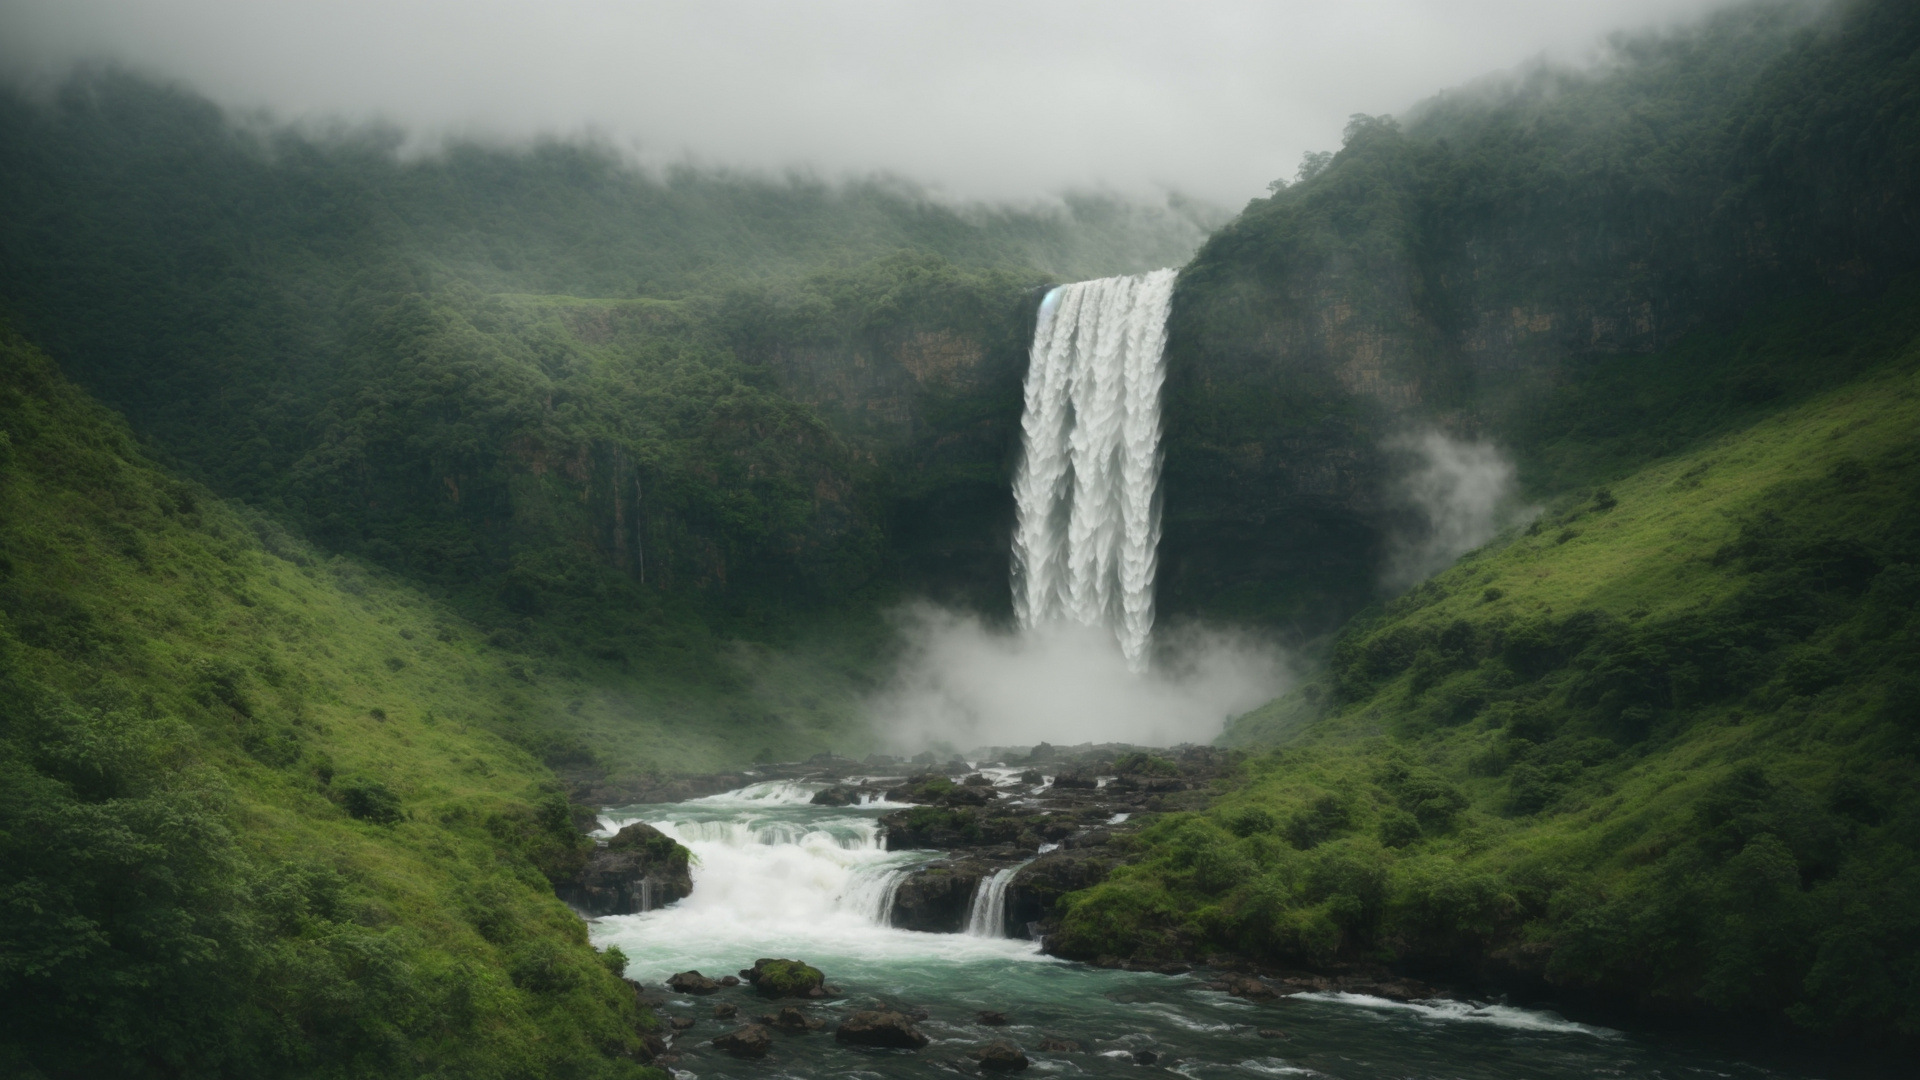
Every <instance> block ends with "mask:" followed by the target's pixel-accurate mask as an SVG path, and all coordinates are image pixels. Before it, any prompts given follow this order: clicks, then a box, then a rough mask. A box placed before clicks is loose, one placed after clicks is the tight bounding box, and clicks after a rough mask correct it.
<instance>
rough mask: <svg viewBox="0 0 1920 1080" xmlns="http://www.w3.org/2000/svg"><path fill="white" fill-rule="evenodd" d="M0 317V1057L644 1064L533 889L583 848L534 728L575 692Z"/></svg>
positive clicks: (351, 1066)
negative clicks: (148, 452) (314, 528)
mask: <svg viewBox="0 0 1920 1080" xmlns="http://www.w3.org/2000/svg"><path fill="white" fill-rule="evenodd" d="M0 334H4V336H3V337H0V866H4V868H5V873H4V876H3V880H0V912H4V915H3V916H0V995H4V998H5V1000H6V1002H7V1007H6V1008H5V1009H4V1010H0V1071H4V1072H5V1073H6V1074H7V1075H9V1076H76V1077H77V1076H103V1075H153V1076H295V1075H301V1076H307V1075H311V1076H366V1075H381V1076H414V1075H447V1074H457V1075H462V1076H499V1077H510V1076H529V1075H552V1076H558V1075H565V1076H581V1077H639V1076H642V1075H654V1076H657V1075H659V1074H658V1073H653V1072H651V1071H649V1070H644V1069H642V1067H641V1066H640V1064H639V1062H640V1061H644V1060H647V1051H646V1047H645V1042H644V1039H645V1037H646V1036H647V1034H648V1033H649V1032H650V1031H651V1030H652V1029H653V1027H654V1026H655V1021H654V1020H653V1019H652V1017H651V1016H650V1015H648V1014H645V1013H643V1012H641V1011H640V1010H639V1009H638V1007H637V1005H636V1002H635V998H634V994H633V992H632V990H631V989H630V988H629V987H627V986H626V984H624V983H622V982H621V981H620V980H619V979H618V978H616V975H617V974H618V970H617V969H618V965H617V964H610V963H607V962H603V959H602V958H601V957H598V956H596V955H595V954H594V952H593V951H592V949H591V948H590V947H589V946H588V945H587V939H586V929H585V927H584V925H583V924H582V923H581V922H580V920H579V918H578V917H577V916H575V915H574V914H573V913H571V912H570V911H568V910H567V909H566V907H565V906H563V905H562V904H561V903H560V901H559V900H557V899H555V897H554V894H553V889H552V887H551V886H550V885H549V884H548V876H547V875H553V876H561V875H564V874H566V873H568V872H570V869H571V868H574V867H577V866H578V865H579V863H580V862H581V861H582V860H584V858H585V854H584V851H583V846H585V847H590V846H591V844H590V842H589V841H587V840H586V839H585V838H584V837H582V836H581V835H580V834H579V832H578V830H577V829H576V828H575V825H574V822H573V820H572V818H571V816H570V814H569V810H568V806H567V802H566V799H565V797H564V793H563V792H562V790H561V788H560V786H559V785H558V784H557V783H555V782H554V779H553V776H552V774H551V773H550V772H548V771H547V769H546V768H544V767H543V766H542V765H541V764H540V762H539V761H538V760H537V758H536V757H535V756H534V754H531V753H529V752H528V749H527V748H526V747H529V746H531V747H532V748H534V749H536V750H537V749H538V748H539V740H540V738H541V733H542V732H543V731H544V730H545V729H544V728H543V726H542V724H541V722H540V720H539V717H540V716H542V715H544V714H546V713H549V712H551V713H553V714H556V715H564V714H565V709H566V708H568V707H569V704H573V705H577V704H578V702H572V703H570V702H569V701H568V700H567V697H568V695H569V694H576V693H590V692H591V691H589V690H586V689H585V688H583V687H579V686H571V687H569V686H565V685H563V684H561V683H558V682H553V681H547V680H541V681H539V682H529V681H527V680H525V679H524V678H521V677H520V675H521V673H520V672H519V671H518V670H517V669H516V667H515V665H514V664H512V663H510V662H509V661H507V660H506V659H505V658H502V657H501V656H499V655H498V653H497V652H496V651H495V650H492V649H489V648H488V647H487V646H486V645H485V644H484V643H483V642H481V641H480V640H478V639H477V637H476V635H475V634H474V633H473V631H472V630H471V629H470V628H469V627H468V626H467V625H466V624H465V622H464V621H463V620H462V619H461V618H460V617H459V616H458V615H457V614H456V613H454V612H451V611H449V610H448V609H447V608H445V607H444V606H443V605H441V604H439V603H437V602H436V601H434V600H433V599H431V598H430V597H428V596H425V595H422V594H421V592H420V591H419V590H417V589H414V588H410V587H408V586H406V585H405V584H402V583H400V582H398V581H396V580H395V579H394V578H392V577H391V576H389V575H387V574H384V573H382V572H380V571H377V570H370V569H368V568H367V567H365V566H363V565H361V564H358V563H356V562H353V561H351V560H347V559H342V558H339V557H337V556H328V555H326V554H325V553H323V552H319V551H317V550H315V549H314V548H312V547H310V546H308V545H307V544H305V543H303V542H301V541H298V540H295V539H292V538H291V537H289V536H288V535H287V533H286V531H285V530H284V529H283V528H282V527H281V526H279V525H278V524H275V523H274V522H273V521H271V520H270V519H268V518H266V517H264V516H262V515H261V514H260V513H259V512H258V511H255V510H251V509H243V508H237V507H234V506H231V505H229V504H227V503H224V502H223V501H221V500H219V499H217V498H214V497H213V496H212V495H210V494H209V493H208V492H207V491H206V489H205V488H203V487H202V486H200V485H198V484H195V483H192V482H189V481H185V480H182V479H180V478H179V477H177V476H173V475H169V474H168V473H167V472H166V471H164V470H162V469H160V468H159V467H157V466H156V465H154V464H153V463H152V462H151V461H150V460H148V459H147V458H145V457H144V456H143V455H142V454H141V453H140V452H139V450H138V449H137V448H136V443H135V440H134V438H133V436H132V435H131V434H130V433H129V431H128V430H127V428H126V426H125V424H124V423H122V422H121V421H120V420H118V419H117V418H116V417H114V416H112V415H111V414H109V413H108V412H107V411H106V410H105V409H103V408H101V407H100V406H99V405H97V404H95V403H93V402H91V401H90V400H88V399H87V397H86V395H85V394H84V393H83V392H81V391H80V390H78V389H76V388H75V387H74V386H73V385H71V384H70V383H68V382H67V381H66V380H64V379H63V378H62V377H61V376H60V375H59V374H58V373H57V372H56V371H55V370H54V367H53V365H52V364H51V363H50V362H49V361H48V360H47V359H46V358H45V357H44V356H42V355H41V354H39V353H38V352H36V351H35V350H33V349H32V348H30V347H29V346H27V345H26V344H25V343H24V342H22V341H21V340H20V339H19V338H18V337H17V336H16V335H14V334H13V333H12V332H11V331H0ZM654 734H655V737H657V738H667V739H670V738H672V737H673V736H672V734H671V733H667V732H658V731H656V732H655V733H654ZM606 959H608V960H611V959H616V958H612V957H608V958H606Z"/></svg>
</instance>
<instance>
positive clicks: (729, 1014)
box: [713, 1001, 740, 1020]
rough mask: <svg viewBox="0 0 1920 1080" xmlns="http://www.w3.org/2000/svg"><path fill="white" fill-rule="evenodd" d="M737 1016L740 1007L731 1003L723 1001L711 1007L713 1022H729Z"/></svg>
mask: <svg viewBox="0 0 1920 1080" xmlns="http://www.w3.org/2000/svg"><path fill="white" fill-rule="evenodd" d="M739 1014H740V1006H738V1005H735V1004H733V1003H732V1002H728V1001H723V1002H721V1003H720V1004H718V1005H715V1006H714V1007H713V1018H714V1019H715V1020H731V1019H733V1018H734V1017H735V1016H738V1015H739Z"/></svg>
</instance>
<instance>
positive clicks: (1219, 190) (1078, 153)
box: [0, 0, 1722, 206]
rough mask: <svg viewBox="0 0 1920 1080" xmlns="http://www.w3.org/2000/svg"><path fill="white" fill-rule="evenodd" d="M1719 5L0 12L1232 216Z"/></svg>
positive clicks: (943, 184) (344, 97) (175, 66)
mask: <svg viewBox="0 0 1920 1080" xmlns="http://www.w3.org/2000/svg"><path fill="white" fill-rule="evenodd" d="M1718 6H1722V0H1268V2H1264V3H1262V2H1255V0H1218V2H1208V0H1156V2H1144V0H1137V2H1132V0H1105V2H1094V0H1054V2H1047V0H1018V2H1000V0H968V2H933V0H929V2H919V3H908V2H891V3H888V2H879V0H811V2H803V0H787V2H754V0H697V2H640V0H520V2H515V3H508V2H502V0H325V2H323V3H310V2H305V0H300V2H277V0H0V63H4V64H5V65H6V67H7V68H8V70H10V71H12V72H15V73H19V74H25V75H28V76H30V77H36V78H38V77H45V76H47V75H50V74H57V73H58V72H59V71H61V70H64V68H65V67H66V66H68V65H70V64H71V63H72V62H73V61H75V60H78V59H101V58H111V59H117V60H120V61H123V62H126V63H128V64H130V65H132V66H134V67H136V68H139V69H142V70H145V71H147V72H150V73H155V74H160V75H165V76H171V77H175V78H178V79H181V80H184V81H186V82H187V83H189V84H191V85H192V86H194V87H195V88H197V89H199V90H200V91H202V92H204V93H206V94H208V95H210V96H212V97H213V98H215V99H216V100H218V101H220V102H222V103H224V104H228V105H233V106H239V107H242V108H248V109H257V108H265V109H268V110H271V112H272V113H273V114H274V115H275V116H276V117H278V118H281V119H306V118H344V119H348V120H366V119H376V118H378V119H385V120H391V121H395V122H398V123H400V124H402V125H404V126H405V127H407V128H408V129H409V130H411V131H413V132H415V133H416V134H417V135H421V136H425V137H429V138H437V137H440V136H444V135H447V134H461V135H478V136H483V137H488V138H521V137H525V136H528V135H532V134H536V133H549V134H551V133H559V134H579V133H591V134H594V135H596V136H598V137H600V138H603V139H606V140H608V141H610V142H613V143H615V144H617V145H620V146H622V147H627V148H630V149H635V150H637V152H638V153H639V154H640V155H641V156H642V157H643V158H646V159H648V160H652V161H671V160H686V159H689V158H691V159H693V160H696V161H700V162H705V163H710V164H724V165H733V166H749V167H757V168H783V167H789V166H796V165H798V166H806V167H810V168H812V169H814V170H816V171H818V172H820V173H822V174H823V175H828V176H834V175H839V174H842V173H847V172H865V171H871V170H885V171H890V172H894V173H898V174H901V175H904V176H907V177H911V178H913V179H916V180H920V181H923V182H927V183H930V184H932V185H935V186H937V187H939V188H941V189H944V190H946V191H948V192H950V193H952V194H953V195H956V196H964V197H1015V198H1023V197H1029V196H1040V195H1045V194H1048V193H1051V192H1057V191H1060V190H1063V189H1068V188H1087V187H1103V188H1108V189H1113V190H1117V191H1122V192H1140V193H1145V192H1150V191H1153V190H1156V189H1159V188H1172V189H1177V190H1181V191H1186V192H1190V193H1193V194H1197V195H1200V196H1203V197H1205V198H1209V199H1212V200H1215V201H1218V202H1220V203H1223V204H1225V205H1228V206H1237V205H1238V204H1239V203H1240V202H1241V201H1243V200H1245V199H1246V198H1249V197H1251V196H1254V195H1260V194H1264V193H1265V188H1266V185H1267V182H1268V181H1269V180H1272V179H1274V178H1275V177H1291V176H1292V174H1293V172H1294V169H1295V167H1296V165H1297V164H1298V162H1299V159H1300V155H1301V153H1302V152H1303V151H1307V150H1321V149H1333V148H1335V147H1337V146H1338V144H1339V140H1340V130H1341V128H1342V127H1343V126H1344V125H1345V123H1346V118H1347V116H1348V114H1350V113H1355V112H1366V113H1381V112H1397V111H1400V110H1403V109H1405V108H1406V106H1408V105H1410V104H1412V103H1413V102H1415V101H1417V100H1419V99H1421V98H1423V97H1426V96H1427V95H1429V94H1432V93H1433V92H1435V91H1437V90H1440V89H1442V88H1444V87H1447V86H1451V85H1454V84H1457V83H1460V82H1464V81H1466V80H1469V79H1472V78H1474V77H1476V76H1479V75H1482V74H1485V73H1488V72H1491V71H1496V70H1501V69H1506V68H1511V67H1514V66H1516V65H1518V64H1522V63H1525V62H1527V61H1529V60H1531V59H1534V58H1536V57H1540V56H1547V57H1549V58H1555V59H1563V60H1571V61H1579V60H1582V59H1585V58H1587V57H1589V56H1591V55H1592V54H1593V52H1594V50H1595V49H1596V48H1597V46H1599V44H1600V43H1601V42H1602V41H1603V40H1604V38H1605V37H1606V35H1607V34H1608V33H1610V32H1612V31H1614V30H1618V29H1622V28H1633V27H1643V26H1654V25H1664V24H1668V23H1671V22H1673V21H1675V20H1680V19H1686V18H1691V17H1694V16H1697V15H1699V14H1700V13H1702V12H1704V11H1706V10H1708V9H1710V8H1714V7H1718Z"/></svg>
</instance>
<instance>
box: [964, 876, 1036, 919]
mask: <svg viewBox="0 0 1920 1080" xmlns="http://www.w3.org/2000/svg"><path fill="white" fill-rule="evenodd" d="M1032 861H1033V860H1032V859H1028V860H1027V862H1032ZM1026 865H1027V863H1024V862H1023V863H1021V864H1020V865H1019V866H1009V867H1006V868H1005V869H1001V870H995V871H994V872H993V876H992V877H989V878H983V879H981V881H980V884H978V885H976V886H974V889H973V902H972V904H970V905H969V906H968V908H967V933H969V934H971V935H973V936H974V937H1006V936H1007V886H1009V885H1011V884H1013V875H1015V874H1017V873H1019V872H1020V870H1021V868H1022V867H1024V866H1026Z"/></svg>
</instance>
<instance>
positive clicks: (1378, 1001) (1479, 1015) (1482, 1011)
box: [1294, 992, 1620, 1039]
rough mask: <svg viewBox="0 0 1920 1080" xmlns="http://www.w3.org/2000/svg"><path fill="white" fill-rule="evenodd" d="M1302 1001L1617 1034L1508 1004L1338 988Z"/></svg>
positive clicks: (1503, 1024) (1533, 1027) (1431, 1017)
mask: <svg viewBox="0 0 1920 1080" xmlns="http://www.w3.org/2000/svg"><path fill="white" fill-rule="evenodd" d="M1294 996H1295V997H1297V998H1299V999H1301V1000H1303V1001H1325V1002H1330V1003H1333V1004H1338V1005H1353V1006H1357V1007H1359V1008H1363V1009H1379V1010H1383V1011H1389V1012H1403V1013H1412V1014H1414V1015H1416V1016H1420V1017H1422V1018H1425V1019H1428V1020H1448V1021H1461V1022H1465V1023H1473V1024H1493V1025H1495V1026H1498V1027H1506V1028H1517V1029H1519V1030H1522V1031H1553V1032H1561V1033H1565V1034H1573V1033H1578V1034H1581V1035H1591V1036H1593V1037H1594V1038H1596V1039H1613V1038H1618V1037H1619V1035H1620V1033H1619V1032H1617V1031H1614V1030H1613V1029H1611V1028H1603V1027H1594V1026H1593V1025H1591V1024H1576V1023H1574V1022H1573V1021H1571V1020H1567V1019H1564V1018H1563V1017H1561V1016H1558V1015H1557V1014H1554V1013H1550V1012H1543V1011H1539V1010H1535V1009H1519V1008H1515V1007H1513V1006H1511V1005H1476V1004H1473V1003H1471V1002H1466V1001H1391V1000H1389V999H1387V998H1383V997H1374V996H1373V995H1371V994H1346V993H1340V992H1330V993H1308V994H1296V995H1294Z"/></svg>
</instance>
